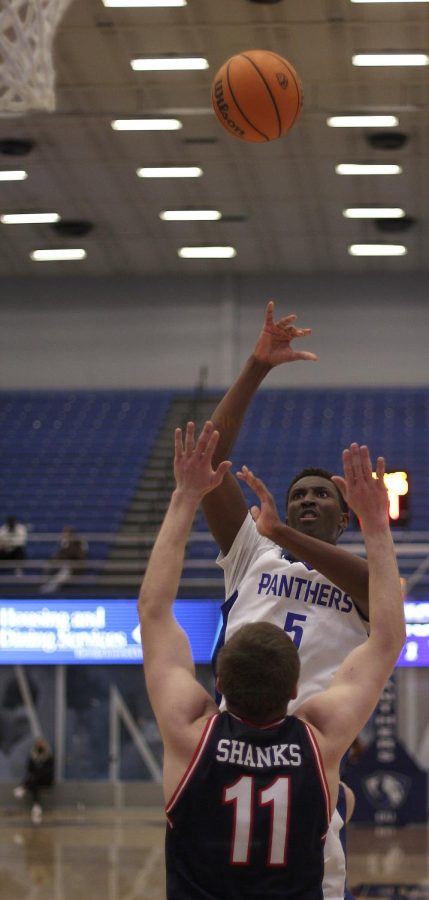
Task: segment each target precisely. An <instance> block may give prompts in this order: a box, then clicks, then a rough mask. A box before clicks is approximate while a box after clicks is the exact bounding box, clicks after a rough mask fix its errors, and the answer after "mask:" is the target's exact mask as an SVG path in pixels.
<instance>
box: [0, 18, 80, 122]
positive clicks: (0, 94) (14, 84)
mask: <svg viewBox="0 0 429 900" xmlns="http://www.w3.org/2000/svg"><path fill="white" fill-rule="evenodd" d="M4 2H5V5H6V8H5V7H4V5H3V4H4ZM70 3H71V0H2V2H1V5H0V10H1V11H0V114H3V115H4V114H5V113H23V112H27V111H28V110H33V109H34V110H37V109H43V110H47V111H48V112H52V111H53V110H54V109H55V70H54V63H53V58H52V50H53V42H54V36H55V31H56V28H57V26H58V24H59V22H60V20H61V17H62V15H63V13H64V11H65V9H66V8H67V6H68V5H69V4H70Z"/></svg>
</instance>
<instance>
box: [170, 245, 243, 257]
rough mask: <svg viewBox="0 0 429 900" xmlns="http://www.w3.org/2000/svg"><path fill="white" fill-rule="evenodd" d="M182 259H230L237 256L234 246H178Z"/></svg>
mask: <svg viewBox="0 0 429 900" xmlns="http://www.w3.org/2000/svg"><path fill="white" fill-rule="evenodd" d="M177 252H178V255H179V256H181V257H182V259H231V258H232V257H233V256H237V251H236V249H235V247H180V249H179V250H178V251H177Z"/></svg>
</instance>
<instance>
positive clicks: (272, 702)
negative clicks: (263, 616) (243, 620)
mask: <svg viewBox="0 0 429 900" xmlns="http://www.w3.org/2000/svg"><path fill="white" fill-rule="evenodd" d="M298 676H299V658H298V651H297V649H296V647H295V645H294V644H293V643H292V641H291V639H290V637H289V636H288V635H287V634H286V633H285V632H284V631H283V630H282V629H281V628H279V627H278V626H277V625H272V624H271V623H270V622H254V623H252V624H249V625H244V626H243V627H242V628H240V629H239V630H238V631H237V632H236V633H235V634H234V635H233V636H232V637H231V638H230V640H229V641H227V643H226V644H225V645H224V646H223V647H222V649H221V650H220V652H219V655H218V658H217V687H218V689H219V691H220V692H221V693H222V694H223V695H224V697H225V700H226V705H227V708H228V710H229V711H230V712H232V713H235V714H236V715H238V716H240V717H241V718H243V719H248V720H249V721H251V722H255V723H257V724H259V723H265V722H273V721H275V720H276V719H279V718H282V717H283V716H284V715H285V713H286V709H287V705H288V703H289V700H291V699H293V698H294V697H296V686H297V682H298Z"/></svg>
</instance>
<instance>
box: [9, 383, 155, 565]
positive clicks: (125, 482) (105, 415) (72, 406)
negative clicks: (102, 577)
mask: <svg viewBox="0 0 429 900" xmlns="http://www.w3.org/2000/svg"><path fill="white" fill-rule="evenodd" d="M170 400H171V392H167V391H136V390H132V391H131V390H130V391H101V390H100V391H68V392H65V391H9V392H2V393H1V394H0V452H1V458H2V466H1V471H0V498H1V499H0V510H1V515H2V518H4V516H6V515H7V514H14V515H16V516H17V517H18V519H19V521H21V522H24V523H26V524H27V525H28V526H29V528H30V529H31V532H30V537H31V534H32V533H34V535H37V534H38V533H40V532H48V533H56V532H60V531H61V530H62V528H63V526H64V525H71V526H72V527H74V528H75V529H76V530H77V531H78V532H103V533H111V534H112V539H113V537H114V536H115V534H116V532H117V530H118V527H119V524H120V522H121V519H122V517H123V515H124V513H125V511H126V509H127V507H128V504H129V502H130V500H131V498H132V496H133V493H134V490H135V487H136V484H137V481H138V479H139V477H140V474H141V471H142V469H143V468H144V465H145V462H146V460H147V456H148V453H149V452H150V450H151V448H152V445H153V443H154V440H155V438H156V435H157V433H158V430H159V427H160V424H161V422H162V421H163V419H164V417H165V414H166V410H167V409H168V406H169V403H170ZM55 547H56V542H55V541H53V542H52V543H47V542H44V543H36V542H32V541H31V540H30V542H29V546H28V556H29V557H30V558H31V557H33V558H41V557H48V556H50V555H51V554H52V553H53V551H54V549H55ZM108 548H109V542H108V541H105V542H95V543H92V544H90V547H89V553H90V556H92V557H93V558H98V559H102V558H104V557H105V556H106V554H107V551H108Z"/></svg>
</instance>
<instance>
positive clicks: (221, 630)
mask: <svg viewBox="0 0 429 900" xmlns="http://www.w3.org/2000/svg"><path fill="white" fill-rule="evenodd" d="M237 597H238V590H237V591H234V593H233V594H231V596H230V597H229V598H228V600H225V603H222V606H221V608H220V615H221V617H220V619H219V625H218V627H217V630H216V635H217V636H216V639H215V642H214V645H213V650H212V667H213V672H214V674H215V675H216V659H217V655H218V653H219V650H220V649H221V647H223V645H224V643H225V635H226V627H227V625H228V616H229V614H230V612H231V610H232V607H233V606H234V603H235V601H236V599H237ZM221 699H222V695H221V694H219V692H218V691H216V692H215V700H216V703H217V705H218V706H219V703H220V701H221Z"/></svg>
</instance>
